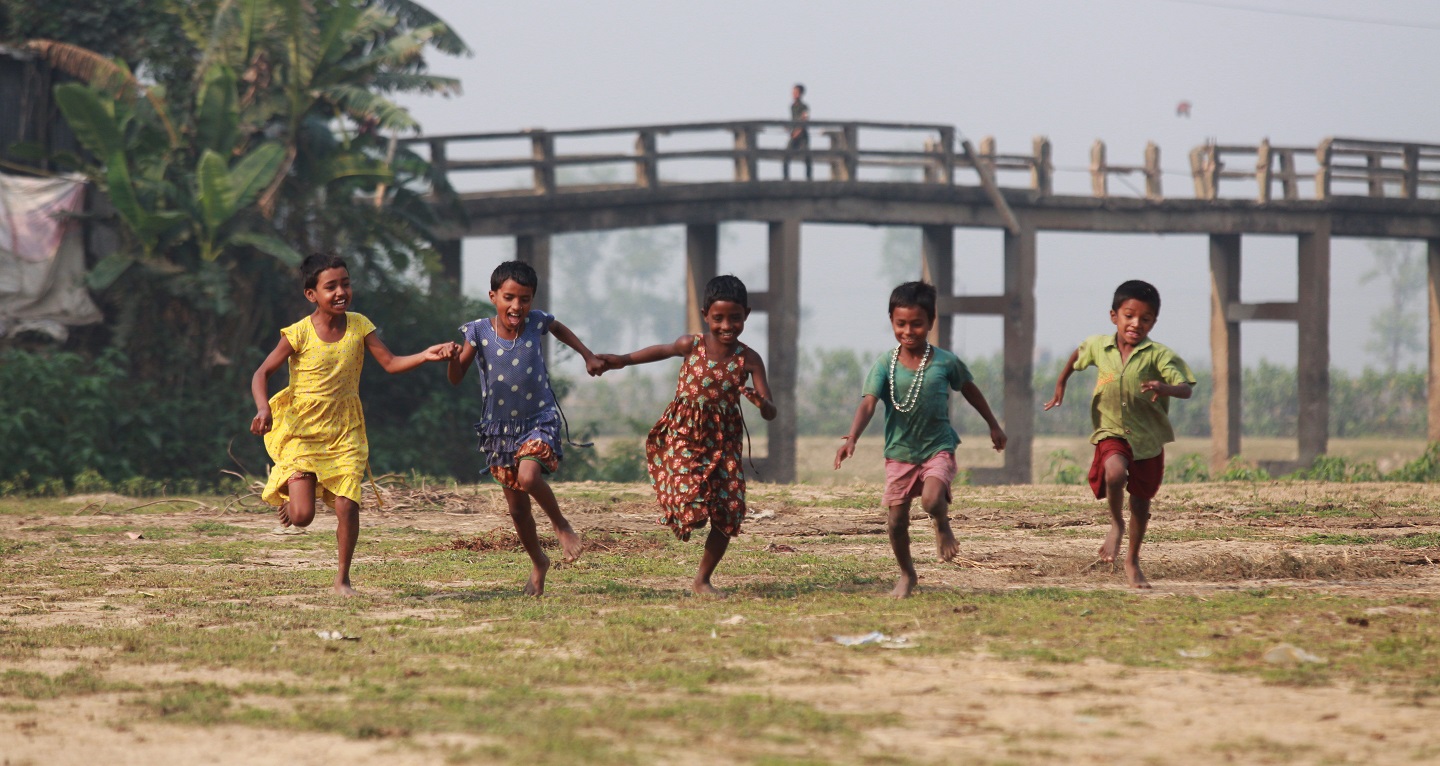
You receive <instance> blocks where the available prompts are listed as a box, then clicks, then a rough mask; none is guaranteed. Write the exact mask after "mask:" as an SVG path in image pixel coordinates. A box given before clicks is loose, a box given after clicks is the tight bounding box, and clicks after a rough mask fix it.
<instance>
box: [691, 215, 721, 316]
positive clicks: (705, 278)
mask: <svg viewBox="0 0 1440 766" xmlns="http://www.w3.org/2000/svg"><path fill="white" fill-rule="evenodd" d="M719 263H720V227H719V225H717V224H713V223H692V224H689V225H687V226H686V227H685V328H686V330H685V331H686V332H688V333H690V334H691V335H700V334H703V333H704V332H705V322H704V321H703V320H702V319H701V318H700V314H701V312H702V311H703V310H704V301H705V283H707V282H709V281H710V280H711V279H714V278H715V274H716V270H717V269H718V268H719Z"/></svg>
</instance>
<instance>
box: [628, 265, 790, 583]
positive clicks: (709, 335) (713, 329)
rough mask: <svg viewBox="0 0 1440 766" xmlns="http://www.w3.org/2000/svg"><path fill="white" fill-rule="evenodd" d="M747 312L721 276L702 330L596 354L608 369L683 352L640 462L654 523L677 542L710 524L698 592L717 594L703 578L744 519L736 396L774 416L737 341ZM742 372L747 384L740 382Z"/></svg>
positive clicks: (753, 364)
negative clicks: (650, 491)
mask: <svg viewBox="0 0 1440 766" xmlns="http://www.w3.org/2000/svg"><path fill="white" fill-rule="evenodd" d="M749 316H750V297H749V293H748V292H747V291H746V290H745V284H744V283H743V282H741V281H740V280H739V279H737V278H735V277H733V276H730V275H728V274H727V275H724V276H718V277H715V278H714V279H712V280H710V282H709V283H707V284H706V285H705V302H704V307H703V309H702V317H703V318H704V320H705V334H704V335H695V336H690V335H683V336H681V337H679V338H677V339H676V340H675V342H674V343H664V344H661V345H658V346H650V347H649V348H643V349H640V350H639V351H636V352H635V353H633V354H624V355H620V356H616V355H613V354H602V355H601V357H600V358H601V359H602V360H604V362H605V367H606V369H612V370H618V369H620V368H622V367H626V366H629V365H632V364H646V363H648V362H658V361H660V360H661V359H670V358H672V357H677V356H678V357H684V358H685V363H684V365H682V366H681V368H680V379H679V381H678V382H677V383H676V386H675V400H674V401H672V402H670V406H669V407H666V408H665V412H664V414H662V415H661V416H660V420H659V421H658V422H657V423H655V427H654V428H652V429H650V435H649V437H647V438H646V439H645V460H646V465H647V467H648V468H649V471H650V478H651V479H652V480H653V481H654V483H655V494H656V497H657V499H658V500H659V501H660V508H661V511H662V512H663V514H664V515H663V516H662V517H661V519H660V523H662V524H668V525H669V526H670V528H671V529H672V530H673V531H674V532H675V536H676V537H678V538H680V539H681V540H689V539H690V533H691V532H693V531H694V530H696V529H699V528H700V527H703V526H705V525H706V524H707V523H708V524H709V525H710V534H709V536H707V537H706V538H705V553H704V555H702V556H701V557H700V569H699V571H698V572H696V573H695V581H694V582H693V583H691V586H690V589H691V590H692V591H694V592H695V593H697V594H699V595H708V596H720V597H723V596H724V595H725V594H723V593H721V592H720V591H719V590H718V589H716V588H715V586H714V585H712V584H711V583H710V576H711V575H712V574H714V572H715V567H716V566H717V565H718V564H719V563H720V559H721V558H723V557H724V556H725V550H726V548H728V547H729V546H730V538H732V537H734V536H735V535H738V534H740V524H741V522H743V521H744V520H745V473H744V471H743V470H742V468H741V465H740V459H741V448H742V441H743V438H744V431H745V419H744V415H743V414H742V413H741V411H740V396H741V395H742V394H743V395H744V396H745V398H747V399H749V400H750V401H751V402H753V403H754V404H755V406H757V407H759V408H760V416H761V417H763V418H765V419H766V420H774V419H775V414H776V410H775V404H774V403H773V402H772V401H770V384H769V383H767V382H766V380H765V363H764V362H762V361H761V360H760V355H759V354H757V353H755V352H754V351H753V350H751V349H750V348H749V347H748V346H746V345H744V344H743V343H741V342H740V340H739V338H740V333H742V332H744V330H745V319H746V318H747V317H749ZM747 377H749V378H751V379H752V380H753V381H754V388H749V387H746V386H745V378H747Z"/></svg>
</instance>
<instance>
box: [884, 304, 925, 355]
mask: <svg viewBox="0 0 1440 766" xmlns="http://www.w3.org/2000/svg"><path fill="white" fill-rule="evenodd" d="M934 324H935V321H934V320H933V319H931V318H930V315H929V314H927V313H925V309H922V308H920V307H919V306H896V307H895V308H894V309H893V310H891V311H890V329H891V330H894V331H895V342H896V343H899V344H900V348H901V349H902V350H904V351H905V352H907V353H910V354H914V355H916V356H919V355H922V354H924V353H925V345H926V344H927V343H929V340H927V338H929V336H930V327H931V326H932V325H934Z"/></svg>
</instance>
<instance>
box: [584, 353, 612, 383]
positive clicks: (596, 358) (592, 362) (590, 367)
mask: <svg viewBox="0 0 1440 766" xmlns="http://www.w3.org/2000/svg"><path fill="white" fill-rule="evenodd" d="M607 356H611V354H591V355H590V356H589V358H587V359H586V360H585V372H587V373H589V375H590V377H592V378H598V377H600V374H601V373H603V372H605V371H606V370H613V369H616V368H614V367H611V366H610V363H609V362H606V361H605V359H604V357H607Z"/></svg>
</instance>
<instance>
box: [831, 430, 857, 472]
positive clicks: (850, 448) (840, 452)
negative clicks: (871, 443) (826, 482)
mask: <svg viewBox="0 0 1440 766" xmlns="http://www.w3.org/2000/svg"><path fill="white" fill-rule="evenodd" d="M840 438H841V439H842V440H843V441H844V443H843V444H841V445H840V449H837V450H835V470H837V471H838V470H840V464H841V463H843V462H845V461H846V460H847V459H849V458H850V456H852V455H854V454H855V440H854V439H851V438H850V437H848V436H842V437H840Z"/></svg>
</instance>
